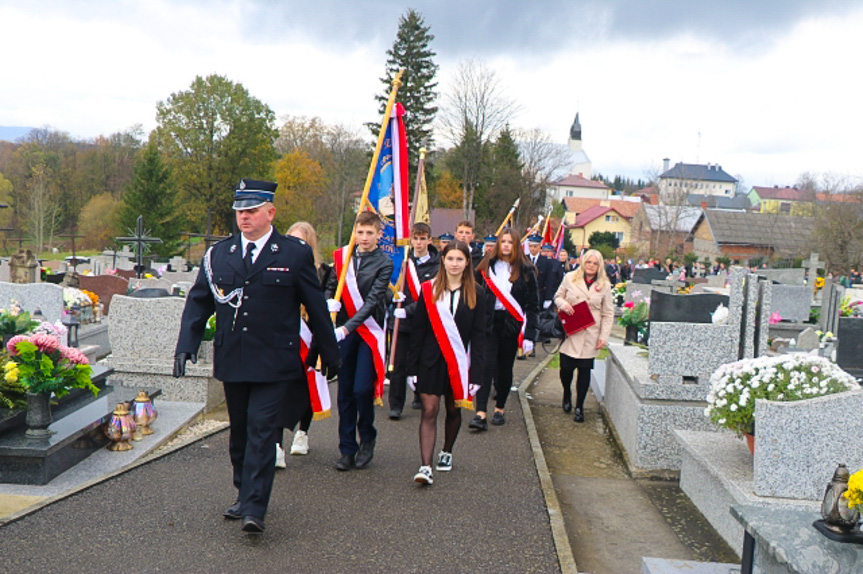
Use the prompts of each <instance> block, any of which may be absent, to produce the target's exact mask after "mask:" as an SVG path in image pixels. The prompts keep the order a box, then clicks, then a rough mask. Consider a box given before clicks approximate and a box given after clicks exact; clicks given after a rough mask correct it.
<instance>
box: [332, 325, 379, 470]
mask: <svg viewBox="0 0 863 574" xmlns="http://www.w3.org/2000/svg"><path fill="white" fill-rule="evenodd" d="M339 353H340V355H341V358H342V366H341V368H340V369H339V392H338V403H339V452H341V453H342V454H347V455H350V456H353V455H355V454H356V453H357V451H358V450H359V444H358V443H357V432H358V431H359V435H360V442H361V443H362V444H368V443H370V442H372V441H373V440H375V438H377V435H378V432H377V430H375V376H376V375H375V363H374V359H373V358H372V350H371V349H370V348H369V346H368V345H366V342H365V341H363V338H362V337H360V335H359V333H357V332H356V331H354V332H353V333H351V334H350V335H348V336H347V337H345V339H344V340H343V341H342V342H340V343H339Z"/></svg>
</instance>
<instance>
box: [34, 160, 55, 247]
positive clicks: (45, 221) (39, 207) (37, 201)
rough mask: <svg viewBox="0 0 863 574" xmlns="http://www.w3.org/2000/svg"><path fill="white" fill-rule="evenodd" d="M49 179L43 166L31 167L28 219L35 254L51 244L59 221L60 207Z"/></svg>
mask: <svg viewBox="0 0 863 574" xmlns="http://www.w3.org/2000/svg"><path fill="white" fill-rule="evenodd" d="M53 196H54V193H53V189H52V183H51V178H50V175H49V173H48V170H47V168H46V167H45V166H44V165H36V166H34V167H33V177H32V179H31V180H30V204H29V206H28V207H29V210H28V214H27V215H28V219H29V223H30V231H31V233H32V235H33V241H34V243H35V244H36V253H41V252H42V249H43V248H44V246H45V243H46V241H47V242H49V243H50V242H53V240H54V233H56V231H57V229H58V227H59V225H60V220H61V213H60V207H59V205H57V202H56V200H55V199H54V197H53Z"/></svg>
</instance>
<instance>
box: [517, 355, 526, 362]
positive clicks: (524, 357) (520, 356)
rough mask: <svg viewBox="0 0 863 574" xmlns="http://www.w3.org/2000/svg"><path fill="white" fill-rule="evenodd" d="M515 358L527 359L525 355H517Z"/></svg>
mask: <svg viewBox="0 0 863 574" xmlns="http://www.w3.org/2000/svg"><path fill="white" fill-rule="evenodd" d="M516 359H518V360H519V361H526V360H527V355H519V356H517V357H516Z"/></svg>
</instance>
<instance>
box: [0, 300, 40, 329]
mask: <svg viewBox="0 0 863 574" xmlns="http://www.w3.org/2000/svg"><path fill="white" fill-rule="evenodd" d="M38 325H39V321H35V320H33V319H32V318H31V317H30V313H28V312H27V311H24V310H22V309H21V305H19V304H18V301H16V300H14V299H12V300H10V302H9V308H8V309H0V335H4V336H9V335H23V334H24V333H27V332H28V331H30V330H32V329H34V328H36V326H38Z"/></svg>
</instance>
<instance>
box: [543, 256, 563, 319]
mask: <svg viewBox="0 0 863 574" xmlns="http://www.w3.org/2000/svg"><path fill="white" fill-rule="evenodd" d="M540 254H541V258H542V259H545V260H546V263H544V265H545V266H546V268H547V272H546V275H545V288H544V289H543V290H542V291H540V292H539V300H540V303H541V304H542V308H543V309H548V308H549V307H551V302H552V301H553V300H554V294H555V293H557V288H558V287H560V282H561V281H563V275H564V270H563V263H561V262H560V261H558V260H557V259H555V258H554V245H552V244H551V243H543V245H542V251H541V252H540Z"/></svg>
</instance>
